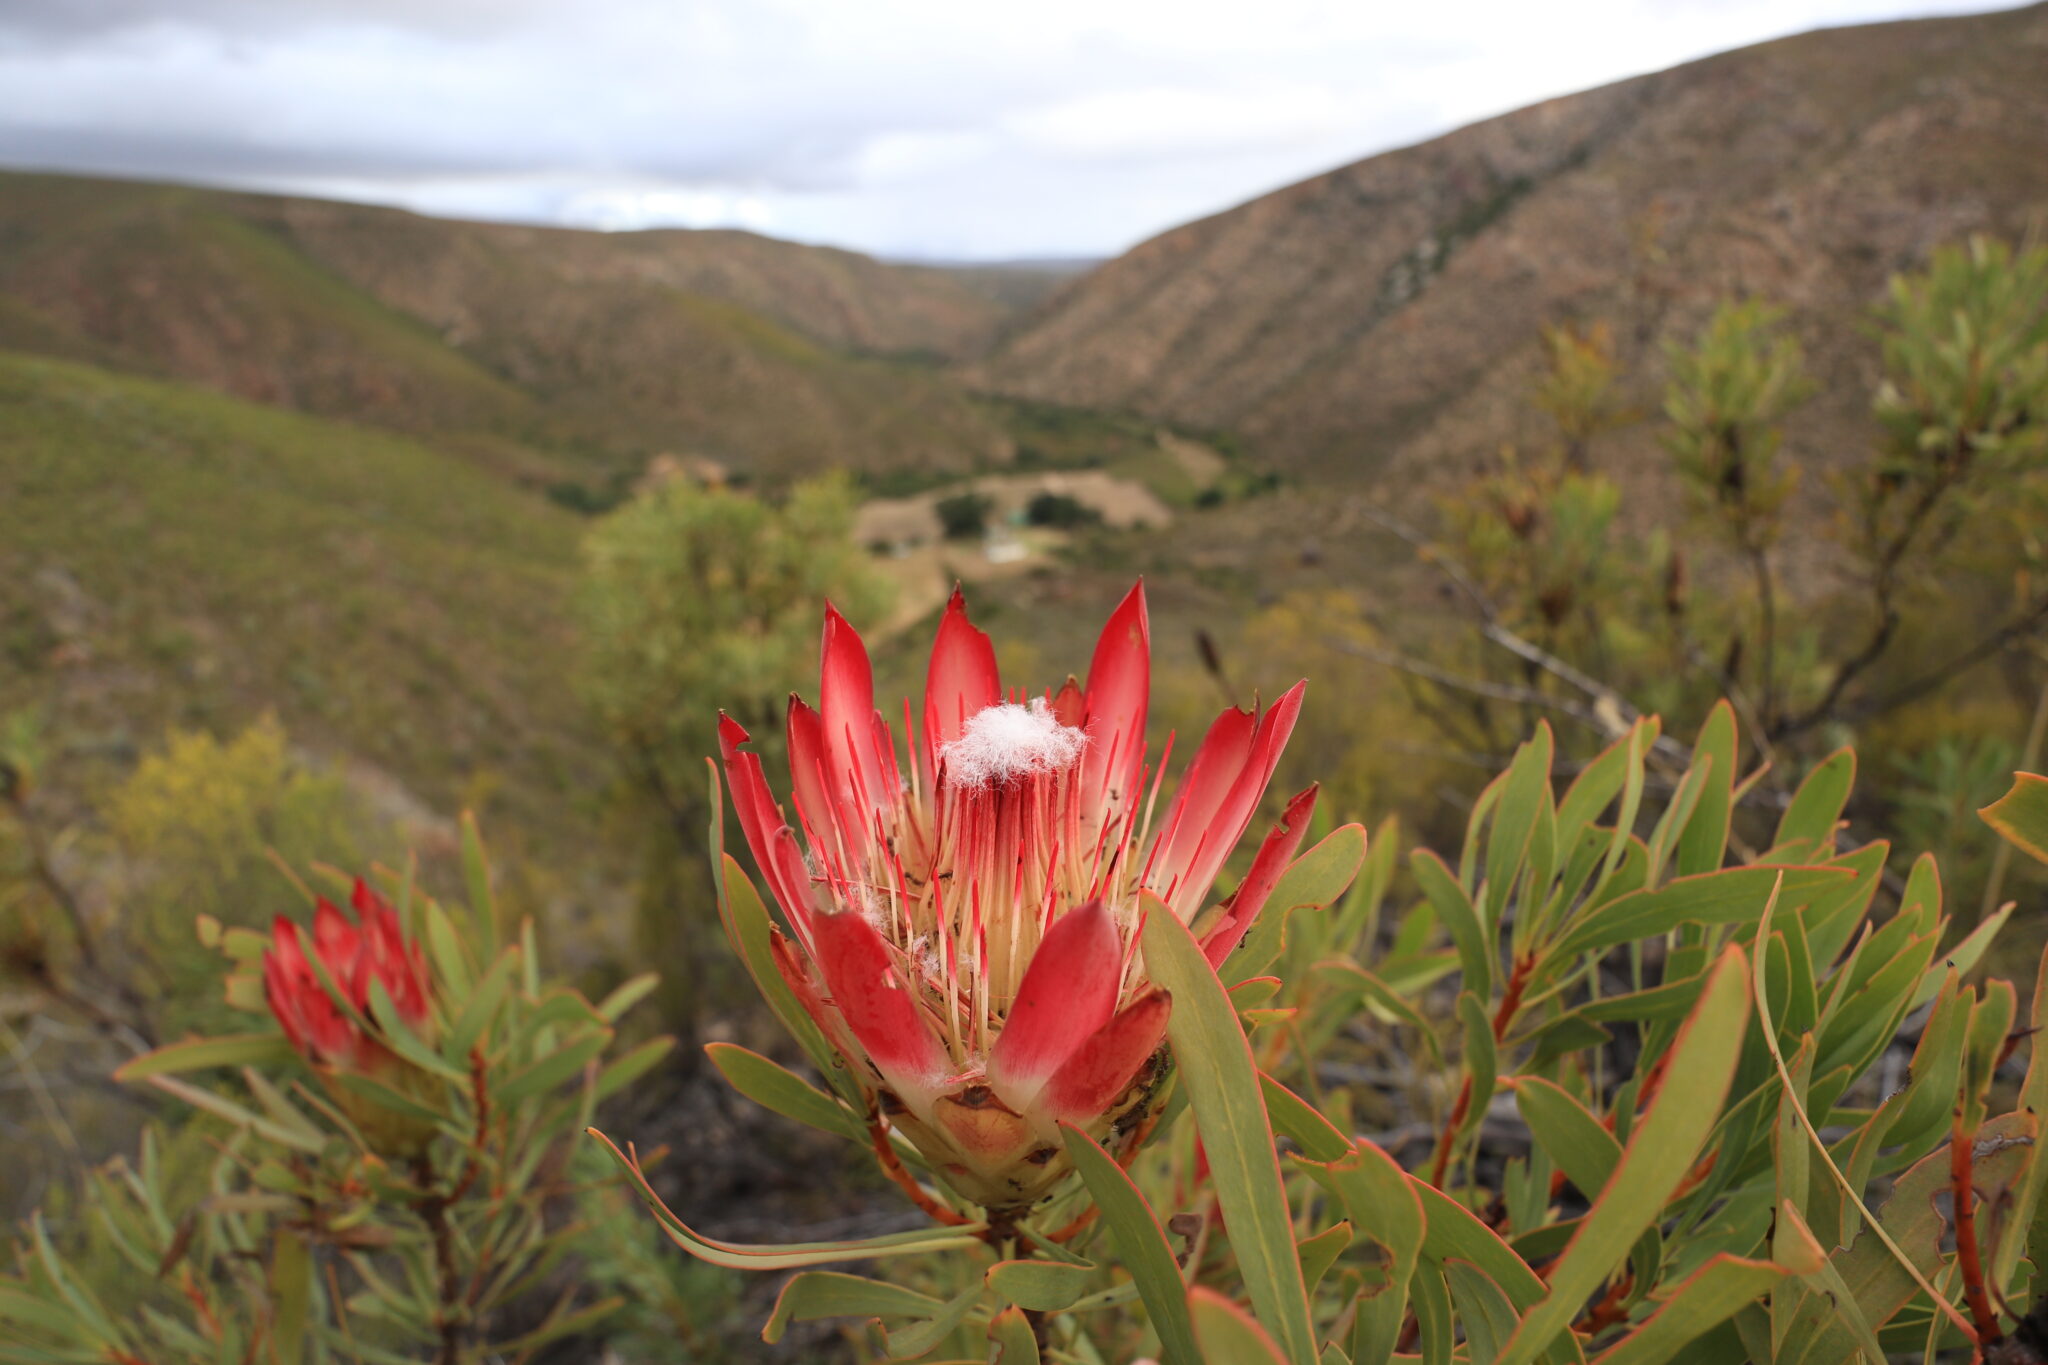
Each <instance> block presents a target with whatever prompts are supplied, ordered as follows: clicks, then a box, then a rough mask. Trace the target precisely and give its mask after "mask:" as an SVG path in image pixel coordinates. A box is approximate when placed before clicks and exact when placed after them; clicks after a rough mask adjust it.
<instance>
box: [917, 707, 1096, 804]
mask: <svg viewBox="0 0 2048 1365" xmlns="http://www.w3.org/2000/svg"><path fill="white" fill-rule="evenodd" d="M1087 743H1088V736H1087V735H1086V734H1085V733H1083V732H1082V731H1080V730H1077V729H1075V728H1074V727H1073V726H1071V725H1062V724H1060V723H1059V720H1058V719H1057V718H1056V717H1055V716H1054V715H1053V713H1052V709H1051V708H1050V707H1048V706H1047V705H1046V704H1045V700H1044V698H1042V697H1040V698H1034V699H1033V700H1032V702H1031V704H1030V705H1029V706H1019V705H1017V704H1016V703H1015V702H1000V703H998V704H997V705H994V706H989V707H985V708H983V709H982V710H980V711H977V712H975V713H974V714H973V715H971V716H969V717H968V718H967V724H966V726H965V727H964V728H963V729H962V730H961V731H960V738H958V739H956V740H953V741H951V742H950V743H948V744H946V745H945V746H944V747H943V748H941V749H940V750H939V756H940V757H941V758H942V759H944V760H945V764H946V776H947V778H948V779H949V780H951V781H952V782H953V783H955V784H957V785H959V786H962V787H989V786H996V785H999V784H1001V783H1005V782H1009V781H1012V780H1013V779H1016V778H1020V777H1031V776H1035V775H1039V774H1044V773H1056V772H1059V771H1061V770H1062V769H1065V768H1070V767H1072V766H1073V765H1074V761H1075V760H1076V759H1078V758H1080V756H1081V750H1082V749H1083V748H1084V747H1085V746H1086V745H1087Z"/></svg>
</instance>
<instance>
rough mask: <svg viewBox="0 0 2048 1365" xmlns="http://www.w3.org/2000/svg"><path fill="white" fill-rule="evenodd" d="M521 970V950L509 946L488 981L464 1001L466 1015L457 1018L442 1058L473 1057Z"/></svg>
mask: <svg viewBox="0 0 2048 1365" xmlns="http://www.w3.org/2000/svg"><path fill="white" fill-rule="evenodd" d="M518 970H519V949H518V948H517V947H514V946H508V947H506V948H505V949H503V950H502V951H501V952H499V954H498V956H497V958H496V959H495V960H493V961H492V963H491V966H490V970H489V971H486V972H485V973H484V979H483V980H482V981H480V982H478V983H477V986H476V988H475V989H474V990H473V991H471V992H470V993H469V996H468V998H467V999H465V1000H463V1002H462V1013H461V1014H459V1015H457V1016H456V1018H455V1024H454V1026H453V1027H452V1028H450V1029H449V1030H448V1041H447V1043H446V1044H445V1045H444V1046H443V1048H442V1055H443V1056H445V1057H448V1058H450V1059H455V1060H459V1059H461V1058H464V1057H467V1056H468V1055H469V1050H470V1049H471V1048H473V1047H475V1046H476V1043H477V1040H478V1039H479V1038H481V1037H483V1034H484V1030H485V1029H487V1028H489V1027H490V1025H491V1018H492V1016H493V1015H495V1014H496V1013H497V1012H498V1006H500V1005H502V1004H503V1003H504V1002H505V997H506V996H507V995H509V994H510V993H511V991H512V979H513V976H514V974H515V973H517V972H518Z"/></svg>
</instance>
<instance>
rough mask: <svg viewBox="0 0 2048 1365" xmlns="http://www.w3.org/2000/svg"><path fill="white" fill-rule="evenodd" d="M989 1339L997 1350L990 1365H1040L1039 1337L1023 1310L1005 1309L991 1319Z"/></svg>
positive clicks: (990, 1354) (992, 1352) (991, 1354)
mask: <svg viewBox="0 0 2048 1365" xmlns="http://www.w3.org/2000/svg"><path fill="white" fill-rule="evenodd" d="M988 1339H989V1341H990V1342H992V1343H994V1346H995V1349H994V1350H993V1351H991V1352H990V1353H989V1358H988V1365H1039V1356H1038V1337H1037V1335H1036V1334H1035V1333H1033V1332H1032V1330H1031V1320H1030V1319H1029V1318H1027V1317H1025V1316H1024V1310H1023V1309H1021V1308H1005V1309H1004V1310H1003V1311H1002V1312H1000V1313H998V1314H996V1315H995V1316H994V1317H993V1318H990V1319H989V1324H988Z"/></svg>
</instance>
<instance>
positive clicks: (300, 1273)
mask: <svg viewBox="0 0 2048 1365" xmlns="http://www.w3.org/2000/svg"><path fill="white" fill-rule="evenodd" d="M270 1302H271V1306H272V1308H273V1310H274V1312H275V1316H274V1317H273V1318H272V1319H271V1332H272V1337H271V1344H272V1348H273V1354H272V1359H273V1360H275V1361H276V1362H277V1365H298V1363H299V1362H300V1361H301V1360H303V1359H305V1349H306V1319H307V1315H308V1314H309V1312H310V1311H311V1309H312V1305H313V1257H312V1253H311V1251H310V1250H309V1249H308V1248H307V1246H306V1242H305V1239H304V1238H302V1237H300V1236H299V1235H298V1234H297V1233H295V1232H293V1231H291V1230H290V1229H289V1228H283V1227H280V1228H279V1229H278V1230H277V1236H276V1238H275V1240H274V1241H273V1242H272V1243H271V1253H270Z"/></svg>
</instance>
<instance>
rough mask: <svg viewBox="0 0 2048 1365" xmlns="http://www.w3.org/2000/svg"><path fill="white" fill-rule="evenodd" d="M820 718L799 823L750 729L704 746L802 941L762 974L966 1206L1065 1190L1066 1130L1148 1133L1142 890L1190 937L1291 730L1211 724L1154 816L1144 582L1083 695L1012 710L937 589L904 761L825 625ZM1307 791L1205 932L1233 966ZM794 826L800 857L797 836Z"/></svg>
mask: <svg viewBox="0 0 2048 1365" xmlns="http://www.w3.org/2000/svg"><path fill="white" fill-rule="evenodd" d="M823 655H824V658H823V679H822V686H821V696H820V699H819V702H820V704H819V707H818V709H816V710H813V709H812V708H811V707H809V706H807V705H805V704H804V703H803V702H802V701H800V700H798V699H796V698H792V699H791V701H790V707H789V721H788V724H789V753H790V766H791V782H792V791H793V795H794V798H795V802H794V804H795V812H796V817H797V818H796V826H797V828H792V827H791V825H790V824H789V823H788V822H787V821H785V819H784V817H783V813H782V810H781V808H780V807H778V806H777V804H776V802H775V799H774V797H773V796H772V795H771V794H770V791H769V788H768V784H767V781H766V779H765V777H764V776H763V773H762V767H761V760H760V757H759V756H758V755H757V754H754V753H751V752H744V751H742V750H741V748H740V745H742V744H743V743H745V742H746V740H747V733H746V731H745V730H743V729H742V728H741V727H740V726H739V725H738V724H736V723H735V722H733V721H732V720H731V719H730V718H722V719H721V723H720V743H721V748H722V750H723V754H724V764H725V771H726V774H727V779H728V781H729V782H730V783H731V785H732V789H733V797H734V801H735V803H736V805H737V807H738V810H739V818H740V823H741V826H742V828H743V829H744V830H745V832H746V837H747V842H748V844H749V845H750V847H751V848H752V850H753V854H754V857H755V860H756V861H757V862H758V863H759V864H760V866H761V868H762V870H763V874H764V876H765V877H766V879H767V880H768V882H769V884H770V887H771V889H772V890H773V892H774V895H775V897H776V899H777V901H778V902H779V903H780V904H781V906H782V909H783V911H784V913H785V914H786V916H787V917H788V920H789V923H790V925H791V927H792V928H793V929H794V931H795V937H796V942H795V943H791V942H789V941H788V940H787V939H783V938H781V937H780V936H779V935H778V937H777V939H776V942H775V955H776V960H777V963H778V965H779V966H780V968H781V969H782V974H783V976H784V978H785V979H786V980H787V982H788V983H789V985H790V988H791V989H792V991H793V992H794V993H795V995H796V996H797V998H798V999H799V1000H800V1001H802V1002H803V1004H804V1006H805V1008H806V1009H807V1010H808V1011H809V1012H810V1014H811V1015H812V1017H813V1018H814V1019H815V1020H816V1021H817V1023H818V1025H819V1027H820V1028H821V1029H822V1030H823V1032H824V1033H825V1035H826V1037H828V1038H829V1039H831V1040H832V1043H833V1045H834V1046H835V1047H836V1048H837V1049H838V1050H839V1051H840V1053H841V1054H842V1055H843V1056H844V1057H845V1058H846V1059H847V1061H848V1063H849V1064H850V1066H851V1068H852V1070H853V1072H854V1074H855V1075H857V1076H859V1077H860V1078H861V1079H862V1082H863V1084H864V1085H865V1086H866V1087H867V1088H868V1091H869V1094H870V1097H871V1099H872V1101H873V1103H874V1106H875V1109H876V1111H877V1113H878V1114H880V1115H881V1116H883V1117H885V1118H886V1119H887V1120H888V1121H889V1122H890V1123H891V1124H893V1125H895V1126H896V1127H897V1128H898V1129H900V1130H901V1131H902V1132H903V1134H904V1135H905V1136H906V1137H907V1138H908V1139H909V1140H910V1142H911V1143H913V1144H914V1145H915V1146H916V1147H917V1148H918V1150H919V1151H920V1152H922V1153H923V1154H924V1155H925V1156H926V1157H927V1158H928V1159H929V1160H930V1161H931V1163H932V1164H933V1166H934V1167H935V1168H936V1169H938V1170H939V1171H941V1172H942V1173H943V1174H944V1176H945V1177H946V1179H947V1181H948V1182H949V1183H950V1184H951V1185H952V1186H953V1188H955V1189H956V1190H957V1191H959V1192H960V1193H961V1194H963V1195H964V1196H966V1197H967V1198H969V1199H972V1200H974V1201H975V1202H977V1203H979V1204H981V1205H983V1206H984V1207H986V1208H988V1209H990V1210H991V1211H994V1212H999V1213H1000V1212H1005V1211H1012V1212H1013V1211H1015V1210H1017V1209H1020V1208H1022V1207H1023V1206H1025V1205H1028V1204H1030V1203H1032V1202H1033V1201H1035V1200H1036V1199H1038V1198H1039V1197H1040V1196H1041V1195H1043V1194H1044V1193H1045V1192H1046V1191H1047V1190H1048V1189H1049V1188H1050V1186H1051V1185H1052V1184H1053V1182H1054V1181H1056V1180H1057V1179H1058V1178H1059V1177H1060V1176H1061V1175H1062V1174H1064V1172H1065V1171H1066V1169H1067V1167H1066V1161H1065V1148H1064V1146H1063V1144H1062V1142H1061V1140H1060V1135H1059V1124H1060V1123H1061V1122H1062V1121H1064V1122H1067V1123H1071V1124H1073V1125H1075V1126H1076V1127H1078V1128H1080V1129H1082V1130H1083V1131H1085V1132H1087V1133H1088V1134H1089V1135H1090V1136H1091V1137H1094V1138H1096V1139H1097V1140H1098V1141H1101V1142H1103V1143H1105V1145H1107V1146H1108V1147H1109V1148H1110V1149H1111V1150H1112V1151H1113V1152H1116V1153H1118V1154H1122V1153H1123V1152H1125V1151H1127V1150H1128V1149H1129V1148H1130V1147H1131V1146H1132V1145H1133V1144H1134V1143H1135V1142H1137V1141H1138V1140H1139V1139H1140V1138H1141V1137H1142V1136H1143V1132H1144V1131H1145V1129H1147V1128H1148V1127H1149V1123H1150V1120H1151V1119H1152V1118H1153V1117H1155V1116H1156V1112H1157V1105H1158V1103H1159V1102H1161V1094H1160V1091H1161V1084H1162V1082H1163V1081H1164V1079H1165V1076H1166V1071H1167V1057H1166V1053H1165V1050H1164V1048H1163V1047H1162V1039H1163V1037H1164V1034H1165V1029H1166V1021H1167V1014H1168V1011H1169V1009H1170V1001H1169V1000H1168V998H1167V997H1166V995H1165V993H1164V992H1162V991H1160V990H1158V989H1156V988H1154V987H1153V986H1152V985H1151V984H1150V983H1149V982H1148V981H1147V979H1146V974H1145V967H1144V963H1143V960H1142V958H1141V957H1140V956H1139V953H1138V949H1137V941H1138V933H1139V929H1140V927H1141V919H1142V916H1143V914H1144V900H1143V898H1142V895H1141V893H1142V892H1145V891H1149V892H1152V893H1153V894H1155V895H1156V896H1157V897H1158V898H1159V901H1160V902H1163V903H1164V905H1165V906H1166V907H1167V908H1168V909H1169V910H1170V911H1171V913H1173V914H1175V915H1178V916H1179V917H1180V918H1181V919H1183V920H1192V918H1193V917H1194V915H1195V913H1196V912H1197V911H1198V910H1200V909H1201V908H1202V906H1203V903H1204V901H1205V899H1206V897H1207V894H1208V891H1209V887H1210V885H1211V883H1213V882H1214V881H1215V879H1216V876H1217V873H1218V872H1219V871H1220V870H1221V868H1222V866H1223V862H1224V859H1225V858H1226V857H1227V856H1228V855H1229V854H1230V852H1231V850H1232V849H1233V848H1234V847H1235V846H1236V844H1237V842H1238V839H1239V837H1240V836H1241V835H1242V834H1243V832H1244V830H1245V827H1246V825H1247V824H1248V823H1249V822H1250V820H1251V818H1252V815H1253V812H1254V810H1255V809H1256V808H1257V806H1258V804H1259V800H1260V798H1261V796H1262V795H1263V794H1264V792H1265V790H1266V785H1267V783H1268V782H1269V781H1270V779H1271V778H1272V775H1273V770H1274V767H1275V765H1276V764H1277V763H1278V762H1279V759H1280V752H1281V749H1282V748H1283V747H1284V746H1285V744H1286V742H1287V737H1288V735H1289V733H1290V732H1291V731H1292V730H1293V728H1294V722H1295V717H1296V715H1297V714H1298V712H1299V711H1300V707H1301V694H1302V687H1301V686H1299V685H1298V686H1296V687H1295V688H1294V689H1293V690H1292V691H1290V692H1288V693H1287V694H1286V695H1285V696H1284V697H1282V698H1281V699H1280V700H1279V702H1277V703H1276V704H1275V705H1274V706H1272V707H1271V708H1270V709H1269V710H1267V711H1266V712H1265V713H1264V714H1263V715H1260V714H1257V713H1255V712H1253V711H1243V710H1238V709H1234V708H1233V709H1231V710H1228V711H1225V712H1224V713H1223V715H1222V716H1221V717H1220V718H1218V720H1217V721H1216V723H1215V724H1214V726H1212V727H1211V729H1210V731H1209V734H1208V737H1207V739H1205V740H1204V741H1203V743H1202V746H1201V749H1200V750H1199V751H1198V752H1197V754H1196V755H1195V759H1194V761H1193V763H1192V764H1191V765H1189V768H1188V770H1187V774H1186V777H1185V780H1184V781H1183V783H1182V785H1181V789H1180V791H1179V793H1178V795H1177V796H1176V797H1175V798H1174V799H1173V801H1172V802H1171V803H1170V804H1169V805H1167V806H1165V807H1164V808H1163V809H1162V808H1160V807H1159V804H1158V797H1159V791H1158V788H1159V783H1158V782H1157V781H1156V780H1153V779H1152V776H1151V773H1150V770H1149V769H1148V767H1147V764H1146V754H1145V713H1146V705H1147V694H1148V691H1149V687H1150V678H1151V656H1150V640H1149V634H1148V628H1147V623H1146V617H1145V599H1144V593H1143V589H1142V585H1141V586H1140V587H1138V588H1134V589H1132V591H1131V593H1130V594H1129V596H1127V597H1126V598H1125V599H1124V602H1123V604H1122V605H1121V606H1120V607H1118V608H1117V610H1116V612H1115V614H1114V615H1112V616H1111V617H1110V620H1109V624H1108V626H1107V627H1106V628H1105V629H1104V630H1103V632H1102V637H1101V640H1100V642H1099V643H1098V644H1097V645H1096V649H1095V656H1094V660H1093V662H1092V663H1091V664H1090V666H1089V671H1088V682H1087V686H1086V687H1085V688H1083V687H1082V686H1081V685H1080V684H1079V683H1077V682H1076V681H1075V680H1074V679H1072V678H1069V679H1067V681H1066V684H1065V686H1063V687H1061V688H1059V689H1058V690H1057V691H1055V692H1048V693H1045V694H1041V695H1037V696H1031V697H1028V699H1027V695H1026V694H1024V693H1022V692H1018V693H1015V694H1006V693H1005V692H1004V690H1003V687H1002V684H1001V682H1000V680H999V678H998V675H997V671H996V659H995V651H994V648H993V647H992V645H991V644H990V642H989V639H988V637H987V636H986V635H984V634H983V633H982V632H981V631H979V630H976V629H975V628H974V627H973V626H972V625H971V624H970V623H969V621H968V618H967V611H966V607H965V605H964V603H963V601H962V599H961V596H960V594H959V593H958V592H957V591H956V592H955V593H954V594H953V598H952V600H951V601H950V602H949V603H948V604H947V607H946V611H945V615H944V617H943V618H942V620H941V621H940V624H939V631H938V640H937V643H936V644H935V646H934V648H933V651H932V657H931V663H930V669H929V673H928V676H927V682H926V688H925V698H924V712H923V727H922V729H923V733H922V735H921V736H920V735H918V734H917V733H915V731H914V730H913V727H912V724H911V718H910V708H909V704H908V703H907V702H906V703H905V706H904V723H905V729H906V731H907V732H909V733H907V734H906V736H905V740H906V749H907V752H906V754H905V759H906V761H905V762H903V763H901V764H899V762H898V753H897V747H896V737H895V735H894V733H893V731H892V730H891V728H890V727H889V725H888V724H887V723H886V722H885V721H884V720H883V719H882V717H881V715H880V713H878V712H877V711H876V709H875V703H874V683H873V675H872V672H871V669H870V667H869V663H868V656H867V651H866V648H865V647H864V646H863V645H862V643H861V640H860V637H859V636H858V635H857V634H856V633H855V632H854V631H853V629H852V627H850V626H849V625H847V623H846V622H845V621H844V620H843V619H842V618H841V617H840V616H839V615H838V613H837V612H835V611H833V610H832V609H831V608H830V607H829V606H828V607H827V608H826V614H825V634H824V648H823ZM1314 798H1315V792H1314V789H1313V788H1311V789H1309V790H1308V791H1306V792H1303V793H1302V794H1301V796H1299V797H1297V798H1296V799H1295V802H1294V803H1293V804H1292V805H1291V806H1290V808H1289V810H1288V813H1287V819H1286V822H1285V824H1284V825H1283V826H1282V828H1281V829H1280V830H1278V831H1276V832H1275V833H1274V835H1273V836H1272V837H1271V838H1269V839H1268V840H1267V842H1266V844H1265V846H1264V847H1262V848H1261V849H1260V851H1259V854H1258V857H1257V858H1256V860H1255V861H1254V862H1253V864H1252V867H1251V870H1250V872H1249V873H1248V874H1247V876H1246V878H1245V881H1244V883H1243V884H1242V885H1241V886H1240V888H1239V889H1238V891H1237V892H1236V894H1235V895H1234V896H1233V897H1232V899H1231V901H1230V902H1229V903H1228V904H1227V906H1226V907H1225V909H1224V911H1223V912H1222V913H1221V914H1220V915H1218V916H1216V917H1214V923H1213V924H1211V925H1206V926H1199V927H1202V928H1203V929H1204V930H1205V932H1204V936H1203V943H1204V947H1205V948H1206V950H1207V952H1208V955H1209V960H1210V962H1211V963H1212V964H1214V963H1220V962H1221V961H1222V960H1223V957H1224V956H1225V955H1226V954H1228V953H1229V951H1230V950H1231V949H1232V948H1233V947H1235V946H1236V944H1237V942H1238V941H1239V939H1241V938H1242V937H1243V935H1244V933H1245V931H1246V930H1247V929H1248V928H1249V927H1250V925H1251V922H1252V919H1253V917H1254V916H1256V915H1257V914H1258V911H1259V908H1260V905H1261V904H1262V902H1263V901H1264V900H1265V897H1266V895H1267V893H1268V892H1270V891H1271V889H1272V887H1273V884H1274V881H1275V880H1276V879H1277V877H1278V875H1279V873H1280V871H1281V870H1282V869H1283V868H1285V867H1286V866H1287V864H1288V862H1289V861H1290V860H1291V859H1292V858H1293V856H1294V852H1295V850H1296V848H1297V847H1298V846H1299V844H1300V842H1301V837H1302V834H1303V832H1304V830H1305V828H1306V821H1307V817H1308V814H1309V811H1310V809H1311V808H1312V806H1313V803H1314ZM799 829H800V831H801V838H799Z"/></svg>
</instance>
